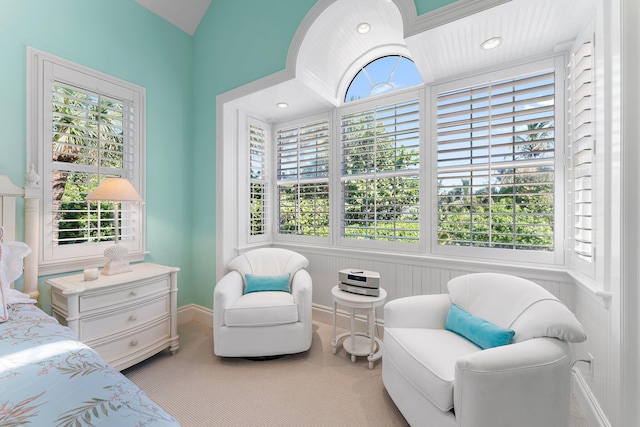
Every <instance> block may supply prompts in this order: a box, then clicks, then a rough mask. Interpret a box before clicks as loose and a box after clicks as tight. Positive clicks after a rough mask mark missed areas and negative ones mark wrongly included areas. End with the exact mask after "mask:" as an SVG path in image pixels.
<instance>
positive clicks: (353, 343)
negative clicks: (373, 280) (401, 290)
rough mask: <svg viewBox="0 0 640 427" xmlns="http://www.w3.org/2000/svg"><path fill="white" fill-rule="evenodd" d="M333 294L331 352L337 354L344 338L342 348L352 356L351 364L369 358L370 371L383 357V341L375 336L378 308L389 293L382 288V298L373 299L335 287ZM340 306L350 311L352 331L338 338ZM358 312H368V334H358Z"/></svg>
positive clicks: (332, 290)
mask: <svg viewBox="0 0 640 427" xmlns="http://www.w3.org/2000/svg"><path fill="white" fill-rule="evenodd" d="M331 294H332V296H333V335H332V338H333V339H332V340H331V352H332V353H333V354H336V352H337V347H338V345H339V343H340V340H342V339H343V338H344V341H343V342H342V348H344V350H345V351H346V352H347V353H349V354H350V355H351V362H355V361H356V356H367V360H368V361H369V369H373V362H374V361H376V360H378V359H380V358H381V357H382V340H381V339H380V338H378V337H376V336H375V323H376V307H379V306H381V305H383V304H384V303H385V300H386V298H387V292H386V291H385V290H384V289H382V288H380V296H377V297H371V296H365V295H357V294H352V293H349V292H345V291H343V290H341V289H340V288H339V287H338V286H334V287H333V289H331ZM338 304H340V305H341V306H344V307H346V308H348V309H349V311H350V315H351V316H350V317H351V331H349V332H345V333H342V334H340V335H337V336H336V323H337V310H338ZM356 310H367V326H368V332H367V333H363V332H356V323H355V322H356V319H355V315H356Z"/></svg>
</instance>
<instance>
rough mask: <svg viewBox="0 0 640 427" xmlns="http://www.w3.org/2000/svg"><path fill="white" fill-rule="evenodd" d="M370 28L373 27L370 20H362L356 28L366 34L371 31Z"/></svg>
mask: <svg viewBox="0 0 640 427" xmlns="http://www.w3.org/2000/svg"><path fill="white" fill-rule="evenodd" d="M370 29H371V25H369V23H368V22H361V23H359V24H358V26H356V30H358V32H359V33H360V34H366V33H368V32H369V30H370Z"/></svg>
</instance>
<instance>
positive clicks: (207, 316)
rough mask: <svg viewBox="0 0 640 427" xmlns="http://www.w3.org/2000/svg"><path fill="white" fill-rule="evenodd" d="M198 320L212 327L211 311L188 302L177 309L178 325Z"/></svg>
mask: <svg viewBox="0 0 640 427" xmlns="http://www.w3.org/2000/svg"><path fill="white" fill-rule="evenodd" d="M191 321H193V322H198V323H201V324H203V325H206V326H209V327H211V328H213V311H212V310H211V309H210V308H205V307H202V306H201V305H197V304H188V305H184V306H182V307H180V308H179V309H178V325H182V324H184V323H188V322H191Z"/></svg>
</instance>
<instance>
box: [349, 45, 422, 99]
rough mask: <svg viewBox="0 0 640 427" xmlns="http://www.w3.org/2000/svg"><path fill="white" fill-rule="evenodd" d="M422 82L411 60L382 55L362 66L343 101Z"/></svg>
mask: <svg viewBox="0 0 640 427" xmlns="http://www.w3.org/2000/svg"><path fill="white" fill-rule="evenodd" d="M419 84H422V77H420V73H418V69H417V68H416V65H415V64H414V63H413V61H412V60H410V59H408V58H405V57H404V56H397V55H392V56H383V57H382V58H378V59H376V60H375V61H372V62H370V63H368V64H367V65H365V66H364V67H362V69H361V70H360V71H359V72H358V73H357V74H356V76H355V77H354V78H353V80H352V81H351V83H350V84H349V88H348V89H347V92H346V94H345V96H344V102H351V101H356V100H358V99H364V98H368V97H370V96H375V95H380V94H383V93H388V92H393V91H396V90H398V89H403V88H407V87H411V86H415V85H419Z"/></svg>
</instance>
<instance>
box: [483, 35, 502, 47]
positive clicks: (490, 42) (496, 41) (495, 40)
mask: <svg viewBox="0 0 640 427" xmlns="http://www.w3.org/2000/svg"><path fill="white" fill-rule="evenodd" d="M500 43H502V37H491V38H490V39H487V40H485V41H484V42H482V44H481V45H480V47H481V48H482V49H484V50H490V49H494V48H496V47H498V46H500Z"/></svg>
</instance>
